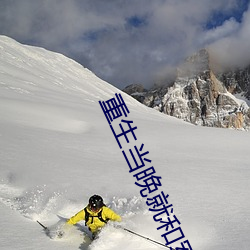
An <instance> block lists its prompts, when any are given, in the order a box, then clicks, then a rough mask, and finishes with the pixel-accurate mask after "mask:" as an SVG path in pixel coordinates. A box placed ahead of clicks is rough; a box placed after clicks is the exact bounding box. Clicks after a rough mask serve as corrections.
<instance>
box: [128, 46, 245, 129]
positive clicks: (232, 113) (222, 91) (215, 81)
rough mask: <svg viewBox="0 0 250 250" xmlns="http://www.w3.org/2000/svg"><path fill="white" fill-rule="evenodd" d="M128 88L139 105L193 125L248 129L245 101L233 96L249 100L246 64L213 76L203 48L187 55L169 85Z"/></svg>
mask: <svg viewBox="0 0 250 250" xmlns="http://www.w3.org/2000/svg"><path fill="white" fill-rule="evenodd" d="M129 89H130V90H132V91H128V90H126V91H125V92H127V93H129V94H130V95H132V96H133V97H135V98H136V99H137V100H138V101H140V102H142V103H143V104H145V105H147V106H149V107H152V108H155V109H157V110H159V111H160V112H163V113H165V114H167V115H171V116H175V117H177V118H180V119H182V120H185V121H187V122H190V123H193V124H196V125H203V126H210V127H223V128H235V129H249V128H250V109H249V107H248V105H247V103H246V102H245V101H244V100H242V99H239V98H236V96H234V95H233V94H241V95H242V96H243V97H244V98H249V99H250V67H248V68H246V69H241V70H235V71H229V72H223V73H220V74H219V73H218V74H216V75H215V73H214V72H213V71H212V70H211V67H210V60H209V53H208V51H207V50H205V49H204V50H201V51H199V52H198V53H197V54H195V55H193V56H191V57H189V58H187V60H186V61H185V62H184V63H183V64H182V65H181V66H180V67H179V68H178V70H177V77H176V79H175V81H174V82H173V84H172V85H171V86H170V87H167V86H165V87H164V86H161V87H155V88H153V89H151V90H148V91H147V90H145V89H143V87H142V86H138V85H137V86H133V87H132V85H131V86H130V88H129Z"/></svg>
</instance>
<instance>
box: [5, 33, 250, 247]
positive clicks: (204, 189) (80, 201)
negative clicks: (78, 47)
mask: <svg viewBox="0 0 250 250" xmlns="http://www.w3.org/2000/svg"><path fill="white" fill-rule="evenodd" d="M0 46H1V47H0V157H1V162H0V212H1V215H2V218H1V225H0V229H1V237H0V248H1V249H6V250H9V249H11V250H12V249H21V250H22V249H25V250H26V249H59V248H60V249H61V250H63V249H67V250H69V249H72V250H73V249H82V250H86V249H89V250H97V249H98V250H105V249H109V250H117V249H121V250H131V249H134V250H137V249H143V250H149V249H162V248H161V247H159V246H157V245H154V244H151V243H149V242H147V241H144V240H143V239H140V238H136V237H134V236H133V235H128V234H127V233H126V232H124V231H121V230H118V229H115V228H114V227H113V226H112V225H109V226H107V227H106V228H105V229H104V230H103V231H102V233H101V235H100V238H99V239H98V240H97V241H95V242H94V243H93V244H91V245H90V242H89V241H88V240H87V239H86V237H85V236H84V230H83V228H84V222H82V223H81V224H80V225H78V226H76V227H73V229H72V230H71V231H70V232H69V234H68V235H67V237H66V238H65V239H64V240H51V239H49V238H48V237H47V236H46V235H45V234H44V233H43V231H42V228H41V227H40V226H39V225H38V224H37V223H36V220H37V219H38V220H41V221H42V222H44V223H45V224H46V225H47V226H51V227H52V226H54V225H55V224H56V223H58V220H59V217H58V215H59V216H61V217H64V218H68V217H70V216H71V215H73V214H74V213H76V212H78V211H79V210H80V209H82V208H84V206H85V205H86V204H87V202H88V198H89V196H90V195H92V194H95V193H96V194H100V195H102V196H103V198H104V201H105V203H106V205H107V206H109V207H111V208H112V209H114V210H115V211H116V212H117V213H119V214H120V215H121V216H122V217H123V222H122V225H123V226H125V227H127V228H129V229H131V230H133V231H136V232H137V233H140V234H142V235H145V236H147V237H150V238H152V239H154V240H157V241H160V242H162V243H164V240H163V238H162V237H161V234H163V233H164V232H165V231H164V230H163V231H161V230H156V228H157V226H159V225H157V223H156V222H155V221H154V220H153V218H152V213H151V212H149V211H148V207H147V206H146V205H145V199H143V198H142V197H141V196H140V189H139V187H138V186H136V185H135V184H134V182H135V178H134V177H133V175H132V174H131V173H129V169H128V166H127V164H126V161H125V159H124V157H123V155H122V153H121V151H120V150H119V148H118V146H117V143H116V140H115V138H114V137H113V135H112V132H111V130H110V127H109V125H108V123H107V121H106V119H105V116H104V114H103V113H102V110H101V108H100V105H99V103H98V101H99V100H103V101H105V100H107V99H109V98H112V97H114V94H115V93H120V91H119V90H117V89H116V88H115V87H113V86H111V85H110V84H108V83H106V82H104V81H102V80H101V79H99V78H98V77H96V76H95V75H94V74H93V73H92V72H90V71H89V70H87V69H85V68H83V67H82V66H81V65H79V64H77V63H75V62H74V61H72V60H71V59H69V58H66V57H65V56H62V55H60V54H57V53H53V52H49V51H46V50H44V49H41V48H35V47H30V46H25V45H21V44H19V43H17V42H16V41H14V40H12V39H10V38H7V37H3V36H1V37H0ZM122 96H123V98H124V100H125V102H126V104H127V106H128V108H129V110H130V113H129V116H128V119H130V120H132V121H133V122H134V124H135V125H136V126H137V127H138V129H137V130H136V135H137V138H138V140H137V141H136V142H135V144H136V145H137V146H140V145H141V143H144V144H145V149H146V150H148V151H149V152H150V159H151V160H152V165H153V166H154V167H155V169H156V171H157V175H159V176H161V177H162V187H161V190H163V191H164V192H165V193H166V194H167V193H168V194H169V202H171V203H172V204H173V206H174V213H175V215H176V216H177V217H178V219H179V220H180V221H181V228H182V229H183V231H184V232H185V235H186V237H187V238H188V240H189V241H190V242H191V245H192V247H193V249H202V250H210V249H214V248H219V249H221V250H228V249H234V248H236V247H237V248H241V249H243V250H247V249H248V247H249V242H248V241H249V233H248V231H249V230H248V224H247V223H246V218H247V214H248V213H249V205H250V204H249V201H248V200H249V199H248V197H249V177H250V176H249V171H248V170H249V141H250V140H249V139H250V138H249V133H242V132H241V131H232V130H219V129H218V130H215V129H209V128H203V127H202V128H201V127H197V126H192V125H190V124H187V123H184V122H181V121H180V120H178V119H175V118H173V117H168V116H166V115H163V114H161V113H159V112H156V111H155V110H152V109H149V108H147V107H145V106H143V105H141V104H139V103H138V102H137V101H135V100H134V99H133V98H132V97H130V96H127V95H126V94H123V93H122ZM133 146H134V144H133V143H130V144H128V148H130V147H133ZM150 166H151V165H150ZM228 197H230V198H228ZM85 230H86V228H85ZM13 235H14V236H15V237H13ZM10 239H11V240H10ZM174 246H175V245H174V244H173V247H174Z"/></svg>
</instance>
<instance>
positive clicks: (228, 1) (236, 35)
mask: <svg viewBox="0 0 250 250" xmlns="http://www.w3.org/2000/svg"><path fill="white" fill-rule="evenodd" d="M249 1H250V0H248V1H247V0H219V1H218V0H209V1H207V0H154V1H152V0H115V1H113V0H105V1H104V0H71V1H68V0H60V1H59V0H44V1H33V0H22V1H19V0H13V1H8V0H1V1H0V34H2V35H7V36H9V37H12V38H14V39H16V40H17V41H19V42H21V43H26V44H30V45H36V46H41V47H44V48H46V49H49V50H52V51H56V52H60V53H63V54H65V55H66V56H69V57H71V58H73V59H75V60H76V61H78V62H80V63H81V64H82V65H84V66H85V67H87V68H89V69H90V70H91V71H93V72H94V73H95V74H96V75H98V76H99V77H101V78H102V79H104V80H106V81H108V82H110V83H111V84H113V85H115V86H117V87H119V88H124V87H125V86H126V85H128V84H131V83H142V84H144V85H145V86H146V87H149V86H151V85H152V84H153V83H156V82H164V81H166V79H167V78H168V77H169V74H170V73H171V72H172V69H173V68H175V67H176V66H177V65H178V64H179V63H180V62H181V61H182V60H183V59H184V58H186V57H187V56H189V55H191V54H193V53H194V52H196V51H197V50H199V49H201V48H210V50H211V51H212V54H213V55H215V56H216V57H217V58H216V60H217V61H220V62H221V63H223V64H232V63H234V64H237V65H238V64H247V63H250V59H249V55H248V54H249V51H250V45H249V44H250V42H249V40H250V28H249V27H250V10H249Z"/></svg>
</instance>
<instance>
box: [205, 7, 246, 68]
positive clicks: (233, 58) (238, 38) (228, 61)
mask: <svg viewBox="0 0 250 250" xmlns="http://www.w3.org/2000/svg"><path fill="white" fill-rule="evenodd" d="M226 25H227V24H225V25H223V26H222V27H220V29H227V28H226V27H225V26H226ZM249 41H250V10H249V9H248V11H246V12H245V13H244V15H243V18H242V22H241V23H238V24H237V27H236V28H235V29H232V32H228V33H227V34H226V35H225V36H223V37H222V38H221V39H215V41H214V42H213V43H211V44H210V51H211V52H212V53H213V55H214V57H215V60H216V61H217V62H218V63H219V64H222V65H224V66H225V67H235V66H238V67H241V66H242V67H244V66H247V65H249V64H250V56H249V51H250V43H249Z"/></svg>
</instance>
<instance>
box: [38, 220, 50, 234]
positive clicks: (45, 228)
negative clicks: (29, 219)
mask: <svg viewBox="0 0 250 250" xmlns="http://www.w3.org/2000/svg"><path fill="white" fill-rule="evenodd" d="M36 222H37V223H38V224H39V225H40V226H42V227H43V229H44V230H45V231H46V230H48V228H47V227H45V226H44V225H43V224H42V223H41V222H40V221H38V220H37V221H36Z"/></svg>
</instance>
